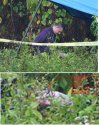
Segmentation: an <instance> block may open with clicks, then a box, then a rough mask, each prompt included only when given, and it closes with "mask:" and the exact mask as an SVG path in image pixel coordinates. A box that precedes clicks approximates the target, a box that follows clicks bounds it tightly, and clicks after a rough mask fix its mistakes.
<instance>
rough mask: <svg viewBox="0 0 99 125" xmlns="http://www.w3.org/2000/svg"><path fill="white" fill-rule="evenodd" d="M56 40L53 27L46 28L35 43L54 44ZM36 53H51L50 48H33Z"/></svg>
mask: <svg viewBox="0 0 99 125" xmlns="http://www.w3.org/2000/svg"><path fill="white" fill-rule="evenodd" d="M54 38H55V34H54V32H53V29H52V27H48V28H45V29H44V30H42V32H41V33H39V34H38V36H37V37H36V39H35V40H34V41H33V42H35V43H53V42H54ZM33 49H34V53H35V54H38V53H43V52H48V53H49V52H50V50H49V47H47V46H33Z"/></svg>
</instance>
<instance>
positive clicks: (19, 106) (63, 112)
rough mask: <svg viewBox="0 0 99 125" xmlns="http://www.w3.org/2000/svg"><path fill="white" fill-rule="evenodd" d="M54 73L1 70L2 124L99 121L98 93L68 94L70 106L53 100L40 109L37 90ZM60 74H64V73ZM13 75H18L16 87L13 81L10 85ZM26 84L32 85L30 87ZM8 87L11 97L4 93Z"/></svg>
mask: <svg viewBox="0 0 99 125" xmlns="http://www.w3.org/2000/svg"><path fill="white" fill-rule="evenodd" d="M57 75H59V74H38V73H37V74H36V73H35V74H34V73H33V74H31V73H30V74H29V73H27V74H22V73H17V74H16V73H10V74H7V73H1V78H2V79H8V82H7V83H6V84H5V88H6V89H5V90H4V95H5V96H4V98H1V104H2V106H5V110H4V109H2V110H1V123H2V124H83V123H85V122H86V121H87V123H89V124H96V123H97V124H98V123H99V120H98V119H99V115H98V114H99V106H98V104H99V100H98V99H99V97H98V96H97V95H93V94H92V95H91V94H90V95H83V94H80V95H79V94H78V95H71V100H72V101H73V105H64V106H62V105H60V102H59V101H58V100H56V101H53V103H52V105H51V106H48V107H44V108H43V109H42V108H41V109H40V107H39V105H38V103H37V101H36V93H37V91H41V90H43V89H44V88H45V86H46V85H47V84H48V82H50V80H51V79H53V78H55V77H56V76H57ZM60 75H61V76H67V74H60ZM60 75H59V76H60ZM69 75H71V74H68V76H69ZM75 75H76V74H75ZM78 75H79V74H78ZM97 77H98V76H97ZM13 78H17V86H15V84H12V85H11V83H12V82H11V81H12V80H13ZM38 81H39V82H38ZM66 81H68V80H66ZM71 82H73V81H71ZM28 86H31V88H29V87H28ZM67 86H68V85H67ZM64 87H66V86H64ZM69 87H70V86H69ZM15 89H17V93H16V92H15V91H14V90H15ZM9 90H10V92H11V96H7V93H8V91H9ZM1 94H2V93H1Z"/></svg>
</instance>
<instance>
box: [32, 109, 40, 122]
mask: <svg viewBox="0 0 99 125" xmlns="http://www.w3.org/2000/svg"><path fill="white" fill-rule="evenodd" d="M32 113H33V114H34V115H35V116H36V117H38V118H39V119H40V120H42V115H41V114H40V113H39V112H38V111H37V110H33V112H32Z"/></svg>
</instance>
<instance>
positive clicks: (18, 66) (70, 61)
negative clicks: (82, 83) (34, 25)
mask: <svg viewBox="0 0 99 125" xmlns="http://www.w3.org/2000/svg"><path fill="white" fill-rule="evenodd" d="M86 49H87V50H86ZM50 50H51V53H50V54H48V53H42V54H39V55H36V56H33V55H32V53H33V52H32V50H31V49H30V47H27V46H22V48H21V50H20V53H19V54H18V56H16V50H15V49H2V50H0V71H1V72H96V71H97V65H98V64H97V62H98V61H97V48H96V47H88V48H86V47H70V48H64V47H63V48H60V47H58V48H57V47H51V48H50ZM60 53H64V54H65V55H64V54H63V55H64V56H63V57H61V56H60Z"/></svg>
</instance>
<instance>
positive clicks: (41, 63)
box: [0, 0, 98, 72]
mask: <svg viewBox="0 0 99 125" xmlns="http://www.w3.org/2000/svg"><path fill="white" fill-rule="evenodd" d="M0 72H98V0H87V1H86V0H83V1H79V0H23V1H20V0H17V1H16V0H9V1H8V0H1V1H0Z"/></svg>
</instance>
